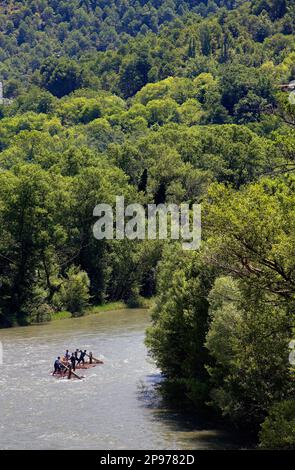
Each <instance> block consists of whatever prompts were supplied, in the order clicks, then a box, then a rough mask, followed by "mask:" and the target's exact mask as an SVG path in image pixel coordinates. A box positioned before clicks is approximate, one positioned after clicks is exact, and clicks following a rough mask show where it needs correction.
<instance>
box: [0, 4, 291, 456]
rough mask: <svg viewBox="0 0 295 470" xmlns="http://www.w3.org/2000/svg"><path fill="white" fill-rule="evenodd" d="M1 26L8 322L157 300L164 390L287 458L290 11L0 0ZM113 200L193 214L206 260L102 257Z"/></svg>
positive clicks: (1, 208)
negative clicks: (107, 208) (100, 207)
mask: <svg viewBox="0 0 295 470" xmlns="http://www.w3.org/2000/svg"><path fill="white" fill-rule="evenodd" d="M0 26H1V28H0V79H1V80H2V81H3V86H4V96H5V99H2V100H1V104H0V118H1V119H0V169H1V171H0V325H1V326H2V327H9V326H14V325H16V324H21V325H25V324H28V323H31V322H42V321H48V320H50V318H51V317H52V315H53V314H54V312H58V311H61V310H67V311H69V312H71V313H72V314H73V315H77V314H82V313H83V310H84V309H85V307H86V306H87V305H89V304H90V303H93V304H95V303H104V302H106V301H110V300H119V299H120V300H124V301H125V302H126V303H127V304H128V305H130V306H138V305H141V304H142V302H143V299H144V298H147V297H153V296H156V306H155V309H154V312H153V323H152V326H151V327H150V328H149V330H148V332H147V340H146V342H147V345H148V348H149V351H150V354H151V355H152V356H153V358H154V359H155V360H156V363H157V364H158V366H159V367H160V368H161V370H162V372H163V375H164V377H165V379H166V380H165V382H164V389H165V393H167V394H172V395H174V396H177V397H179V399H180V400H183V399H184V397H185V400H187V401H189V402H190V404H191V406H194V407H208V408H211V409H214V410H215V411H216V412H217V413H220V414H222V415H223V416H224V417H225V418H226V419H227V420H229V421H231V422H232V423H234V425H236V426H237V427H245V428H247V429H248V430H249V429H251V430H252V431H253V432H254V433H256V434H259V436H260V446H261V447H263V448H284V449H290V448H294V447H295V399H294V391H295V382H294V377H295V376H294V368H292V367H291V366H290V363H289V359H288V357H289V353H290V349H289V343H290V341H291V340H292V339H294V337H295V334H294V330H295V328H294V326H295V325H294V307H295V301H294V300H295V217H294V216H295V192H294V189H295V178H294V169H295V135H294V126H295V105H294V103H295V100H290V99H289V98H290V94H289V93H288V92H287V91H286V87H285V89H282V88H281V85H282V84H288V83H289V82H291V81H292V80H295V35H294V28H295V5H294V3H293V2H292V1H291V0H290V1H287V0H253V1H248V2H245V1H242V0H240V1H239V0H237V1H235V0H224V1H222V0H221V1H219V0H209V1H206V0H203V1H192V0H150V1H145V0H137V1H135V0H111V1H109V0H108V1H107V0H93V1H91V0H85V1H83V0H70V1H64V2H60V1H56V0H48V1H46V0H33V1H22V2H20V1H6V2H4V1H2V2H0ZM292 103H293V104H292ZM117 195H124V197H125V200H126V201H127V203H128V202H140V203H142V204H145V205H146V204H148V203H160V202H163V203H164V202H167V203H168V202H169V203H170V202H174V203H177V204H179V203H181V202H187V203H189V204H193V203H201V204H202V214H203V215H202V226H203V227H202V228H203V235H202V237H203V240H202V246H201V249H200V250H198V251H191V252H186V251H183V250H182V248H181V244H180V243H178V242H174V241H169V242H165V241H158V240H151V241H147V240H145V241H131V240H122V241H120V240H102V241H97V240H95V238H94V237H93V233H92V227H93V224H94V222H95V220H94V217H93V208H94V207H95V205H96V204H97V203H99V202H104V203H109V204H114V202H115V198H116V196H117Z"/></svg>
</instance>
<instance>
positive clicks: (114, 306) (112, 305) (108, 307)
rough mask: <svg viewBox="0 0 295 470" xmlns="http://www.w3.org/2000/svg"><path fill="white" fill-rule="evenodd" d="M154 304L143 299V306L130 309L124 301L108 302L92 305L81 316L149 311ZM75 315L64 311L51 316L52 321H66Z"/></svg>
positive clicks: (152, 301)
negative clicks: (113, 312) (120, 311)
mask: <svg viewBox="0 0 295 470" xmlns="http://www.w3.org/2000/svg"><path fill="white" fill-rule="evenodd" d="M153 303H154V299H153V298H151V299H143V302H142V304H141V305H138V306H136V307H135V306H134V307H130V306H129V305H127V304H126V303H125V302H123V301H117V302H108V303H105V304H103V305H91V306H89V307H88V308H86V309H85V311H84V312H83V315H81V316H83V317H84V316H87V315H96V314H98V313H102V312H111V311H114V310H123V309H125V310H129V309H130V310H134V309H135V308H136V309H141V308H143V309H148V308H151V307H152V306H153ZM74 316H75V315H73V314H72V313H71V312H68V311H66V310H63V311H61V312H55V313H54V314H53V315H52V316H51V321H57V320H64V319H66V318H73V317H74Z"/></svg>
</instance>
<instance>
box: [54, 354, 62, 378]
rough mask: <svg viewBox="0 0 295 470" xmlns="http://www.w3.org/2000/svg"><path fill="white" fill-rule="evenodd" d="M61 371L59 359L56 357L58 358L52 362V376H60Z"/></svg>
mask: <svg viewBox="0 0 295 470" xmlns="http://www.w3.org/2000/svg"><path fill="white" fill-rule="evenodd" d="M61 370H62V367H61V362H60V357H59V356H58V358H57V359H55V361H54V371H53V375H55V374H61Z"/></svg>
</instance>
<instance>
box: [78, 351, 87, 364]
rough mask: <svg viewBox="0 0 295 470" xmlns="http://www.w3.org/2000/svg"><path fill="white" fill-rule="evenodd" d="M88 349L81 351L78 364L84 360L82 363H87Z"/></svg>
mask: <svg viewBox="0 0 295 470" xmlns="http://www.w3.org/2000/svg"><path fill="white" fill-rule="evenodd" d="M86 352H87V349H84V351H82V350H81V351H80V357H79V359H78V364H80V363H81V362H82V364H83V365H84V364H85V356H86Z"/></svg>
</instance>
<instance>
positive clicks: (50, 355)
mask: <svg viewBox="0 0 295 470" xmlns="http://www.w3.org/2000/svg"><path fill="white" fill-rule="evenodd" d="M148 323H149V315H148V313H147V312H146V311H145V310H131V311H130V310H120V311H117V312H115V311H114V312H105V313H101V314H99V315H93V316H87V317H84V318H77V319H71V320H61V321H56V322H52V323H49V324H46V325H40V326H30V327H25V328H14V329H10V330H0V340H1V341H2V343H3V349H4V364H3V365H0V394H1V400H0V448H1V449H208V448H209V449H216V448H234V447H236V446H237V444H234V442H233V437H232V436H229V435H228V434H226V433H225V432H223V431H220V430H216V429H215V428H214V426H211V425H209V424H208V423H207V424H204V423H201V422H198V420H197V421H196V419H193V420H192V418H191V417H189V416H185V415H183V414H181V413H179V412H176V411H171V410H165V409H163V407H161V406H160V398H159V397H158V396H157V394H156V393H155V390H154V384H155V383H157V381H159V377H160V376H159V371H158V370H157V369H156V367H155V366H154V364H153V363H152V362H151V361H150V360H149V359H148V358H147V354H146V349H145V346H144V332H145V328H146V327H147V325H148ZM77 347H78V348H87V349H88V350H92V351H93V353H94V355H97V356H99V357H101V358H102V359H103V360H104V361H105V363H104V365H101V366H97V367H95V368H93V369H90V370H88V371H84V372H83V374H84V375H85V377H86V378H85V379H84V380H81V381H79V380H67V379H64V380H60V379H55V378H54V377H52V376H51V375H50V372H51V370H52V363H53V361H54V359H55V357H56V356H57V355H58V354H61V353H63V352H64V350H65V349H70V350H73V349H75V348H77Z"/></svg>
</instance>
